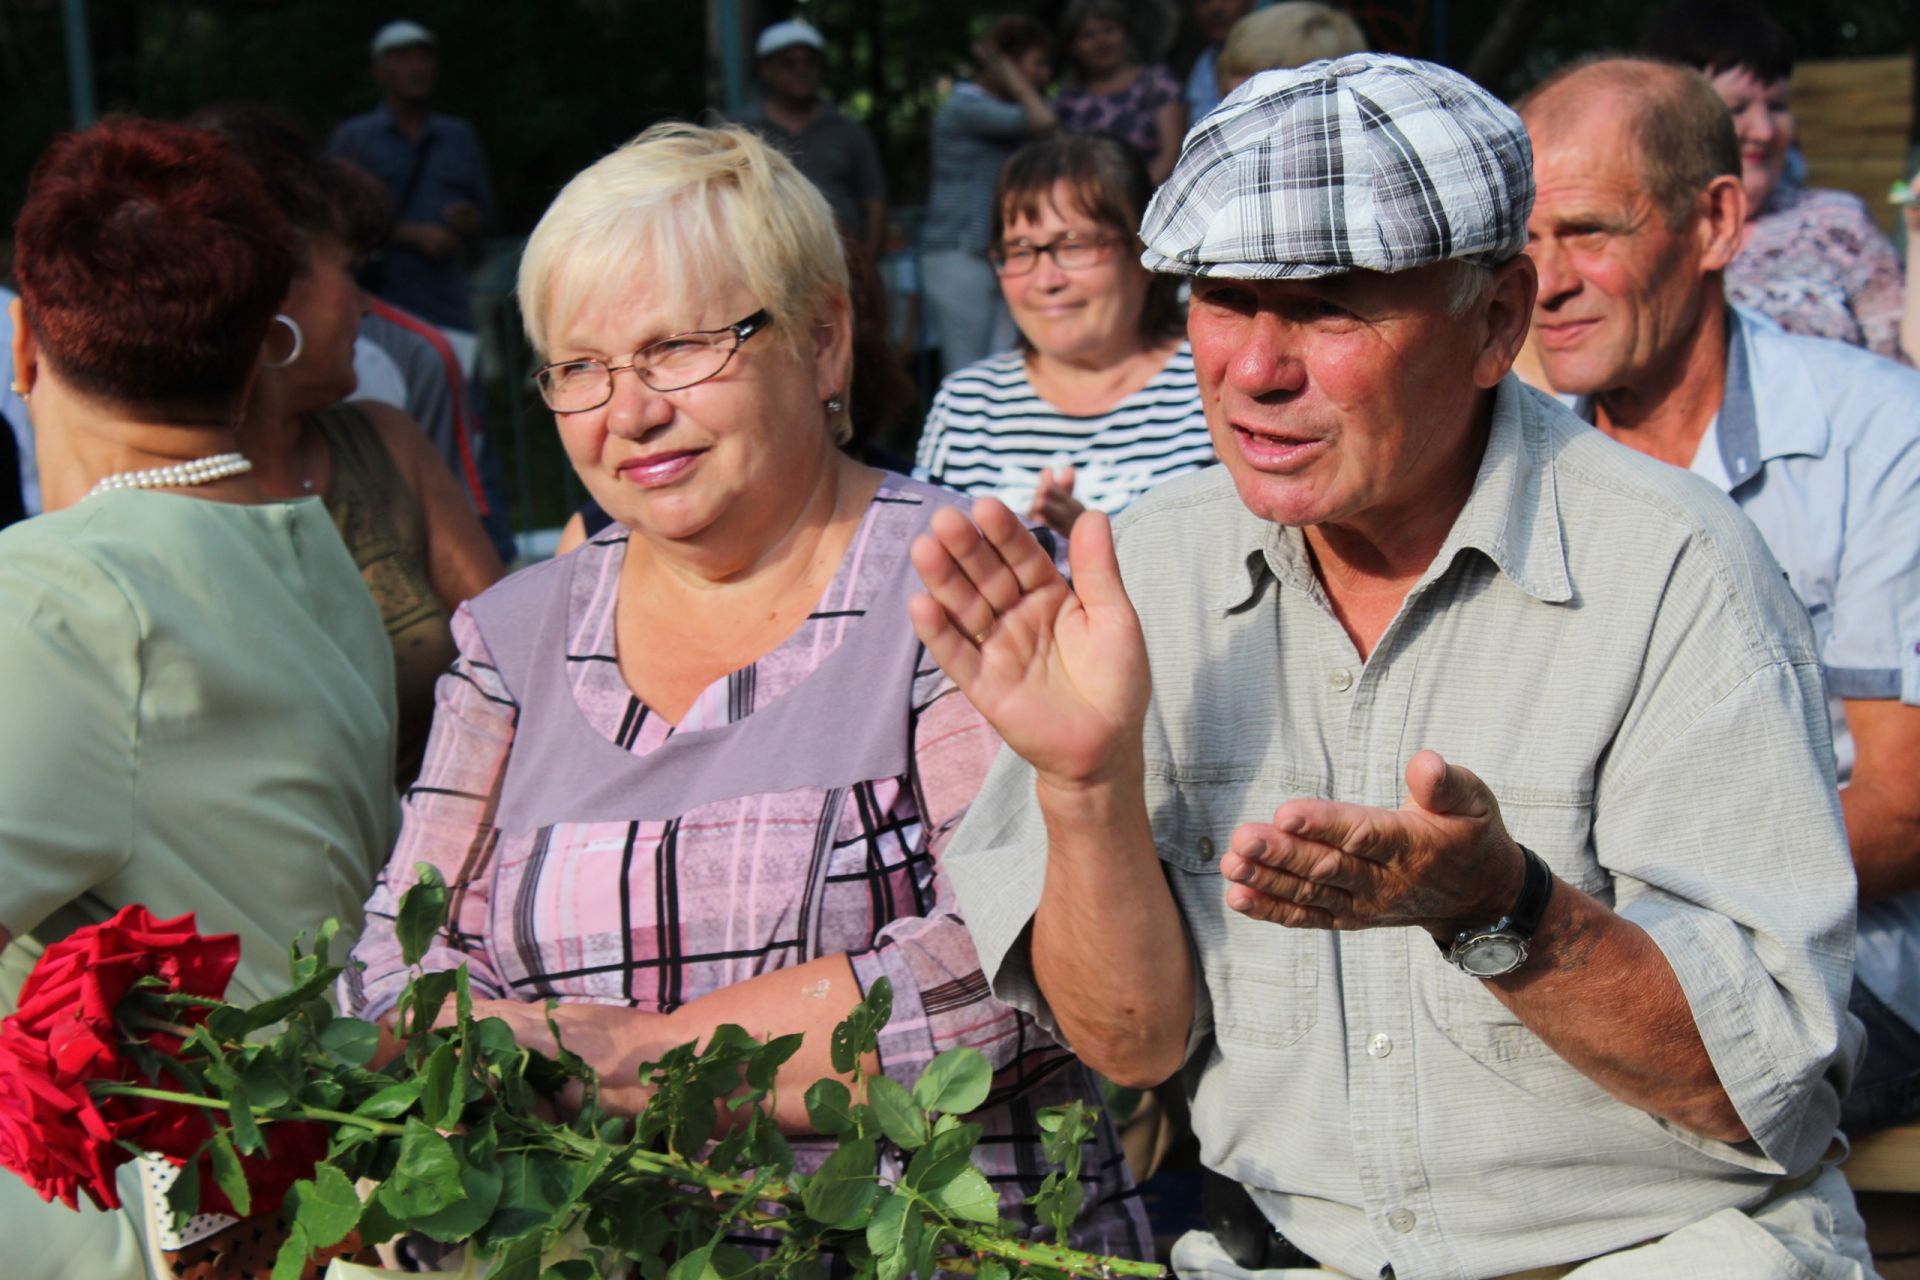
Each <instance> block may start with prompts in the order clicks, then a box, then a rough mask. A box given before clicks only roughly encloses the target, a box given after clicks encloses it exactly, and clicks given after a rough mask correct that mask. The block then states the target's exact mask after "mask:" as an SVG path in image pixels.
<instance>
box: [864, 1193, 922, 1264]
mask: <svg viewBox="0 0 1920 1280" xmlns="http://www.w3.org/2000/svg"><path fill="white" fill-rule="evenodd" d="M911 1208H912V1200H911V1199H910V1198H909V1197H907V1196H904V1195H902V1194H900V1193H899V1192H897V1191H889V1192H888V1193H887V1194H886V1197H885V1198H884V1199H882V1200H881V1201H880V1203H879V1204H877V1205H875V1206H874V1210H873V1217H872V1218H870V1219H868V1220H867V1248H869V1249H871V1250H873V1253H874V1256H875V1257H878V1258H884V1257H886V1256H887V1255H888V1254H890V1253H894V1252H896V1251H898V1250H899V1249H900V1243H901V1241H902V1240H904V1239H905V1238H906V1234H907V1216H908V1210H910V1209H911Z"/></svg>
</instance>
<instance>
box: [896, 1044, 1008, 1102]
mask: <svg viewBox="0 0 1920 1280" xmlns="http://www.w3.org/2000/svg"><path fill="white" fill-rule="evenodd" d="M992 1088H993V1064H992V1063H990V1062H988V1061H987V1055H986V1054H984V1053H981V1052H980V1051H979V1050H978V1049H970V1048H964V1047H963V1048H959V1049H949V1050H947V1051H946V1052H945V1053H943V1054H941V1055H940V1056H939V1057H937V1058H935V1059H934V1060H933V1061H932V1062H929V1063H928V1064H927V1066H926V1069H925V1070H924V1071H922V1072H921V1073H920V1078H919V1079H918V1080H916V1081H914V1082H913V1100H914V1101H915V1102H917V1103H919V1104H920V1105H921V1106H922V1107H924V1108H926V1109H927V1110H928V1111H944V1112H947V1113H948V1114H950V1115H964V1114H966V1113H967V1112H969V1111H972V1110H974V1109H975V1108H977V1107H978V1106H979V1105H980V1104H981V1103H983V1102H985V1101H986V1100H987V1092H988V1091H989V1090H990V1089H992Z"/></svg>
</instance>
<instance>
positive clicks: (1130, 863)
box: [1032, 780, 1194, 1087]
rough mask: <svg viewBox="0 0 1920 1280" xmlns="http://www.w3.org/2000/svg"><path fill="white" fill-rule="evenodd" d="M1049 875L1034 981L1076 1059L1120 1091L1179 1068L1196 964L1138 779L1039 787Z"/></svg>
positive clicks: (1037, 920)
mask: <svg viewBox="0 0 1920 1280" xmlns="http://www.w3.org/2000/svg"><path fill="white" fill-rule="evenodd" d="M1036 791H1037V794H1038V798H1039V801H1040V810H1041V813H1042V814H1043V816H1044V817H1045V820H1046V824H1047V880H1046V887H1045V889H1044V890H1043V892H1042V894H1041V898H1040V908H1039V910H1038V911H1037V912H1036V913H1035V915H1034V922H1033V938H1032V950H1033V969H1034V977H1035V979H1036V981H1037V982H1038V983H1039V985H1040V989H1041V991H1042V992H1043V993H1044V994H1045V995H1046V998H1047V1003H1048V1005H1049V1006H1050V1007H1051V1008H1052V1010H1053V1014H1054V1017H1055V1018H1056V1019H1058V1021H1059V1024H1060V1029H1061V1031H1062V1033H1063V1034H1064V1035H1065V1036H1066V1038H1067V1041H1068V1043H1069V1044H1070V1045H1071V1046H1072V1047H1073V1050H1074V1052H1075V1053H1076V1054H1078V1055H1079V1057H1080V1058H1081V1060H1082V1061H1084V1062H1086V1063H1087V1064H1088V1065H1089V1066H1091V1067H1093V1068H1094V1070H1096V1071H1099V1072H1101V1073H1102V1074H1103V1075H1105V1076H1107V1078H1109V1079H1110V1080H1112V1081H1114V1082H1115V1083H1116V1084H1121V1085H1128V1086H1133V1087H1146V1086H1149V1085H1155V1084H1159V1083H1160V1082H1161V1081H1162V1080H1165V1079H1167V1078H1168V1077H1169V1076H1171V1075H1172V1074H1173V1073H1174V1072H1176V1071H1178V1070H1179V1069H1180V1065H1181V1063H1182V1061H1183V1060H1184V1059H1185V1057H1186V1044H1187V1035H1188V1030H1189V1028H1190V1027H1191V1026H1192V1024H1193V1013H1194V1008H1193V958H1192V951H1191V949H1190V947H1189V946H1188V943H1187V934H1186V927H1185V925H1184V923H1183V922H1182V920H1181V917H1180V909H1179V907H1178V906H1177V905H1176V904H1175V902H1174V900H1173V893H1172V891H1171V890H1170V889H1168V887H1167V881H1166V876H1165V873H1164V872H1163V871H1162V870H1161V867H1160V858H1159V855H1158V854H1157V853H1156V852H1155V850H1154V845H1153V832H1152V829H1151V827H1150V826H1149V824H1148V821H1147V806H1146V799H1145V796H1144V793H1143V791H1142V789H1141V787H1140V784H1139V783H1138V782H1137V781H1134V780H1129V781H1126V782H1123V783H1118V784H1114V785H1110V786H1102V787H1089V788H1079V789H1074V790H1071V791H1061V790H1055V789H1052V788H1050V787H1049V786H1048V785H1047V784H1046V783H1045V782H1042V783H1040V784H1039V785H1038V786H1037V788H1036Z"/></svg>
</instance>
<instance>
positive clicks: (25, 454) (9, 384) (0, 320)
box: [0, 288, 40, 515]
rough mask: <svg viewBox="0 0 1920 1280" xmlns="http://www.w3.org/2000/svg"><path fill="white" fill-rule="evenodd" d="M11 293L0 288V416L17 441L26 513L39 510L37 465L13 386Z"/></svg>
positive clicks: (24, 411) (29, 427) (26, 421)
mask: <svg viewBox="0 0 1920 1280" xmlns="http://www.w3.org/2000/svg"><path fill="white" fill-rule="evenodd" d="M14 297H15V294H14V292H13V290H11V289H5V288H0V418H5V419H6V420H7V425H8V426H9V427H11V428H13V438H14V439H15V440H17V441H18V442H19V444H20V497H21V499H22V500H23V501H24V502H25V503H26V510H27V514H28V515H36V514H38V513H39V510H40V468H39V467H37V466H35V465H34V461H33V421H32V420H31V419H30V418H28V417H27V403H26V401H24V400H22V399H21V398H20V397H19V396H18V395H17V394H15V392H14V390H13V315H12V313H11V312H9V311H8V310H7V308H8V306H9V305H11V304H12V302H13V299H14Z"/></svg>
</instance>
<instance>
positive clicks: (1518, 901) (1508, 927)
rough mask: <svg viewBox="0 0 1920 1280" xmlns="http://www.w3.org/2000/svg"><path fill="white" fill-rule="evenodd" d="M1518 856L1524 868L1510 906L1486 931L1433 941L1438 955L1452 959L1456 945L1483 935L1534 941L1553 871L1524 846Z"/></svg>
mask: <svg viewBox="0 0 1920 1280" xmlns="http://www.w3.org/2000/svg"><path fill="white" fill-rule="evenodd" d="M1515 843H1518V842H1517V841H1516V842H1515ZM1520 854H1521V857H1522V858H1523V859H1524V860H1525V865H1524V867H1523V869H1522V871H1521V873H1520V894H1519V896H1518V897H1516V898H1515V899H1514V900H1513V907H1512V908H1511V909H1510V910H1509V911H1508V912H1507V914H1506V915H1504V916H1502V917H1500V919H1498V920H1496V921H1494V922H1493V923H1492V924H1491V925H1488V926H1487V927H1486V928H1485V929H1466V930H1462V931H1461V932H1460V934H1458V935H1457V936H1456V937H1454V938H1435V939H1434V940H1433V944H1434V945H1435V946H1437V947H1439V948H1440V954H1442V955H1444V956H1446V957H1447V958H1448V959H1452V958H1453V948H1454V946H1455V944H1456V943H1458V942H1459V941H1460V940H1461V939H1464V938H1468V937H1471V936H1473V935H1475V934H1482V933H1495V932H1500V933H1511V934H1515V935H1517V936H1518V937H1519V938H1520V940H1521V941H1522V942H1531V941H1533V935H1534V934H1535V933H1536V932H1537V931H1538V930H1539V928H1540V921H1541V919H1542V917H1544V916H1545V915H1546V914H1547V903H1548V902H1549V901H1551V900H1552V898H1553V868H1551V867H1549V866H1548V865H1547V860H1546V859H1545V858H1543V857H1541V856H1540V855H1539V854H1537V853H1535V852H1534V851H1533V850H1531V849H1529V848H1527V846H1525V845H1520Z"/></svg>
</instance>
